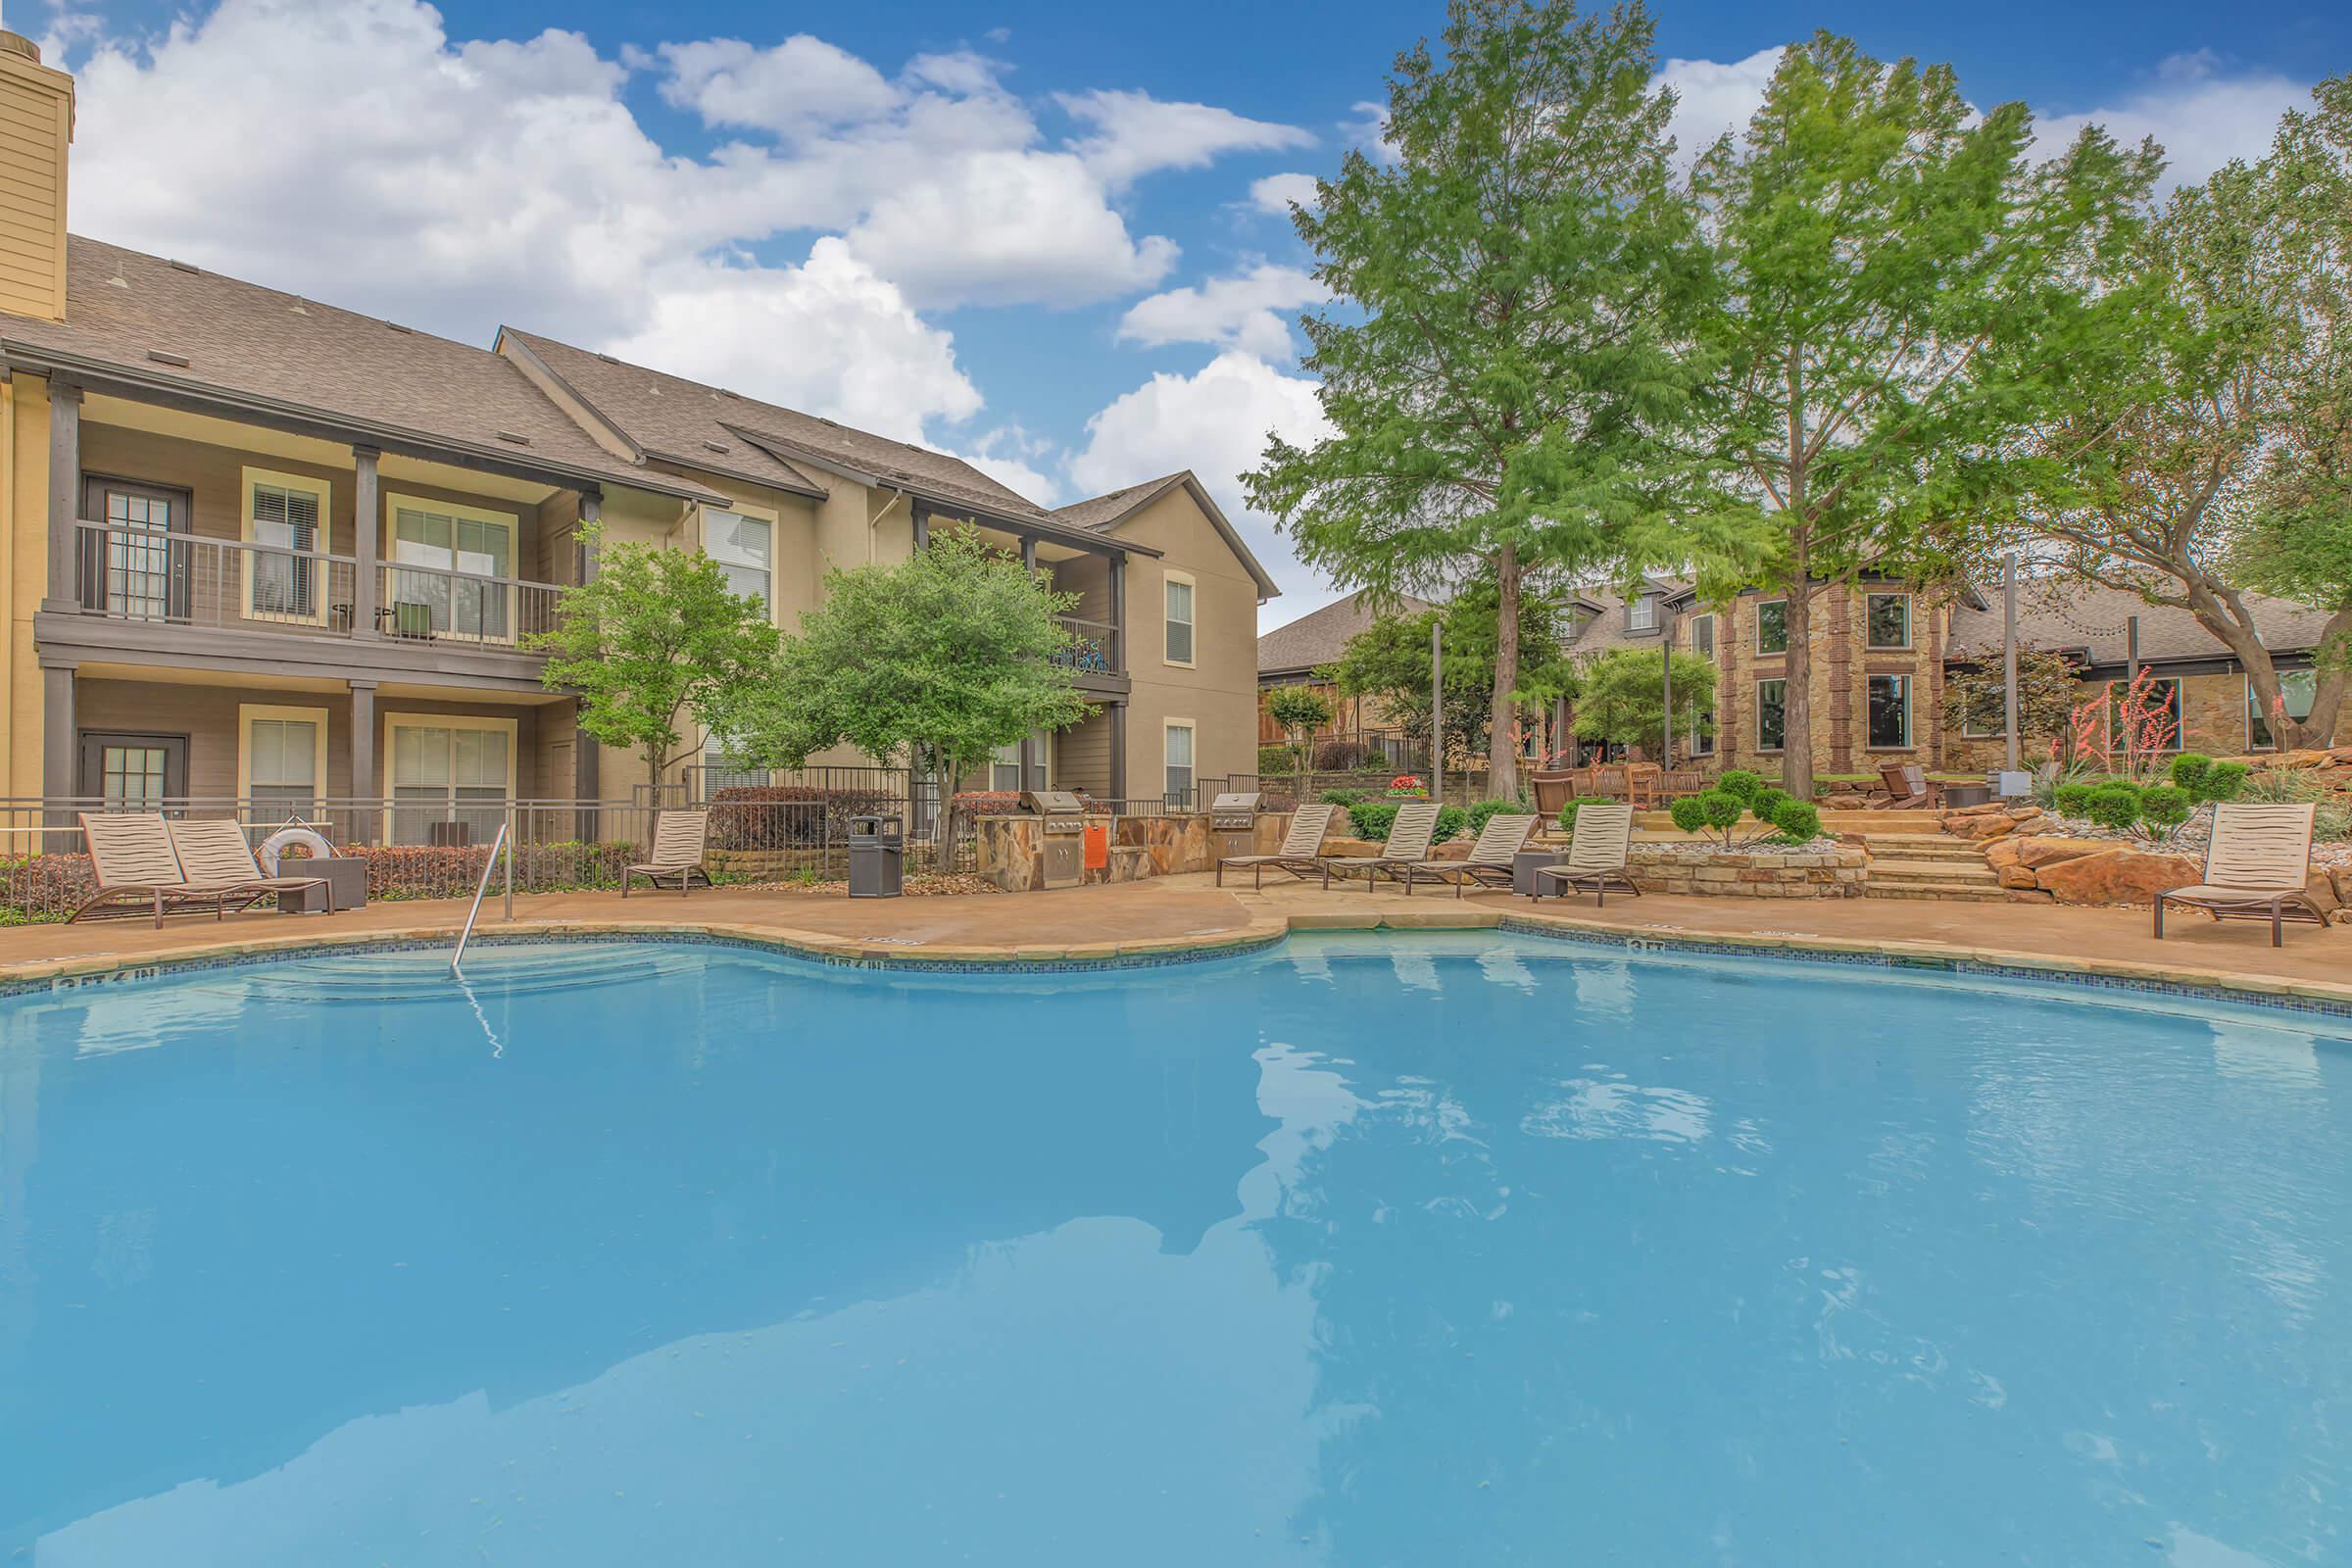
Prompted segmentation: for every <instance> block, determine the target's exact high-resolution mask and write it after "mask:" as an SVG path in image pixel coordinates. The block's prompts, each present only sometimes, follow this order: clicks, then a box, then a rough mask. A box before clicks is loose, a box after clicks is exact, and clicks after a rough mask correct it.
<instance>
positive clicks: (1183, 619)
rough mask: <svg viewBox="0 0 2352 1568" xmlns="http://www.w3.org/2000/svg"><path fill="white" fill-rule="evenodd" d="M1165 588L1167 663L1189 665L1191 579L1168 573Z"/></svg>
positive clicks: (1191, 643)
mask: <svg viewBox="0 0 2352 1568" xmlns="http://www.w3.org/2000/svg"><path fill="white" fill-rule="evenodd" d="M1166 587H1167V627H1168V646H1167V662H1169V663H1171V664H1190V663H1191V662H1193V579H1192V578H1190V577H1179V576H1177V575H1176V574H1175V573H1174V572H1170V573H1169V574H1168V579H1167V585H1166Z"/></svg>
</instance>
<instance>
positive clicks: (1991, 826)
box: [1948, 811, 2017, 840]
mask: <svg viewBox="0 0 2352 1568" xmlns="http://www.w3.org/2000/svg"><path fill="white" fill-rule="evenodd" d="M1948 827H1949V829H1950V831H1951V832H1953V833H1955V834H1957V835H1959V836H1960V837H1961V838H1964V839H1980V840H1982V839H1997V838H1999V837H2000V836H2001V835H2002V834H2004V833H2009V832H2014V831H2015V830H2016V828H2017V824H2016V823H2015V822H2013V821H2011V820H2010V819H2009V813H2008V812H2006V811H1995V812H1993V813H1992V814H1991V815H1989V816H1961V817H1954V818H1953V819H1952V820H1951V822H1950V823H1949V824H1948Z"/></svg>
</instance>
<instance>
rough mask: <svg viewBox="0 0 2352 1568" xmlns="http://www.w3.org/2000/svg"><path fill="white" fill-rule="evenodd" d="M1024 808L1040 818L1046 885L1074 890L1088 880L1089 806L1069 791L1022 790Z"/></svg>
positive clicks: (1041, 852)
mask: <svg viewBox="0 0 2352 1568" xmlns="http://www.w3.org/2000/svg"><path fill="white" fill-rule="evenodd" d="M1021 809H1022V810H1024V811H1027V812H1029V813H1030V814H1031V815H1032V816H1035V817H1037V818H1039V822H1038V852H1039V856H1040V858H1042V859H1043V860H1044V862H1045V876H1044V883H1045V885H1046V886H1047V887H1050V888H1074V887H1076V886H1077V885H1078V884H1079V883H1080V882H1082V881H1084V880H1085V879H1086V807H1085V804H1084V803H1083V802H1081V801H1080V800H1079V799H1078V797H1077V796H1075V795H1072V794H1071V793H1070V792H1069V791H1068V790H1023V791H1022V792H1021Z"/></svg>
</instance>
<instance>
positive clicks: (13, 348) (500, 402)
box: [0, 234, 707, 496]
mask: <svg viewBox="0 0 2352 1568" xmlns="http://www.w3.org/2000/svg"><path fill="white" fill-rule="evenodd" d="M66 263H67V286H66V319H64V320H63V321H44V320H38V319H33V318H30V317H19V316H5V315H0V351H4V352H6V353H7V354H9V355H10V356H12V357H14V358H17V359H19V360H22V361H25V362H29V363H35V364H53V363H59V362H60V361H61V360H62V361H64V362H68V367H67V368H105V369H114V370H116V371H119V372H121V373H122V374H123V376H124V378H125V379H128V380H134V381H137V382H139V383H142V384H146V385H159V386H163V387H168V388H171V389H173V390H177V391H180V392H183V393H188V394H193V395H196V396H200V397H201V396H215V397H219V398H221V399H222V400H224V401H226V402H229V403H238V402H243V403H247V404H256V403H259V404H269V405H273V406H276V407H280V408H283V409H286V410H290V411H297V412H301V413H304V414H309V415H313V416H317V417H322V422H328V423H332V424H336V425H355V426H360V427H364V428H366V429H368V430H370V431H372V432H374V433H376V434H378V435H379V436H382V437H384V438H387V439H390V438H405V439H407V440H410V441H413V442H415V443H417V444H418V445H423V446H437V447H442V448H446V449H450V450H454V451H460V452H465V451H471V452H474V453H479V454H484V455H490V456H495V457H497V458H499V459H502V460H504V461H506V462H509V463H520V464H528V465H531V466H545V467H547V468H550V469H554V470H556V471H558V472H561V473H564V474H577V475H581V476H584V477H594V478H603V479H610V480H613V482H615V483H620V484H627V485H632V486H635V487H638V488H640V489H651V490H656V491H660V492H662V493H666V494H680V495H698V496H699V495H705V494H707V492H705V490H704V487H702V486H700V485H696V484H693V483H692V482H691V481H686V480H680V479H676V478H673V477H670V476H668V475H664V474H658V473H654V472H651V471H649V470H647V469H644V468H641V467H638V466H635V465H632V464H630V463H627V462H625V461H623V460H621V459H618V458H615V457H614V456H613V454H611V453H610V452H607V451H606V450H605V449H604V448H602V447H600V446H598V445H597V444H596V443H595V441H594V440H592V439H590V437H589V436H588V434H587V432H586V431H584V430H582V429H581V428H580V427H579V426H578V425H577V424H575V423H574V422H573V421H572V420H571V418H570V417H568V416H567V415H565V414H564V411H563V410H561V409H559V408H557V407H556V406H555V404H553V403H552V402H550V401H549V400H548V398H547V396H546V395H545V394H544V393H542V392H541V391H540V390H539V389H538V388H537V387H535V386H533V385H532V384H531V382H530V380H529V378H528V377H526V376H525V375H524V374H523V373H522V371H521V370H519V369H518V368H515V366H514V365H512V364H510V363H509V362H508V361H506V360H504V359H501V358H500V357H499V356H497V355H495V354H491V353H488V352H487V351H485V350H482V349H478V348H473V347H470V346H468V345H466V344H464V343H458V342H454V341H452V340H451V339H448V338H443V337H435V336H433V335H432V334H430V333H427V332H417V331H413V330H410V329H409V328H406V327H399V326H394V325H392V324H390V323H388V322H385V321H381V320H378V319H375V318H374V317H371V316H361V315H358V314H356V313H355V312H351V311H344V310H338V309H336V308H335V307H333V306H331V305H321V304H319V302H318V301H316V300H308V299H304V298H302V297H300V296H298V295H293V294H285V293H280V292H279V291H278V290H276V289H272V288H264V287H262V286H261V285H260V284H258V283H246V282H240V281H239V280H237V279H236V278H232V277H223V276H221V274H219V273H217V272H206V271H199V270H195V269H193V268H188V267H184V266H182V265H181V264H178V263H174V262H169V261H166V260H164V259H163V258H161V257H157V256H148V255H145V254H143V253H141V252H138V251H131V250H124V249H123V248H122V247H120V246H116V245H108V244H105V243H103V242H102V241H99V240H94V239H85V238H83V237H81V236H80V235H78V234H76V235H73V236H72V237H71V238H69V239H68V240H67V242H66ZM514 438H519V439H514Z"/></svg>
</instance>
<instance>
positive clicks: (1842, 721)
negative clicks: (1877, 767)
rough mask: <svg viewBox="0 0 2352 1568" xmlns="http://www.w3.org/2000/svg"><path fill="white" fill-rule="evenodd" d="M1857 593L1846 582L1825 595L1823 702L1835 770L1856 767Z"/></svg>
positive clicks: (1845, 770)
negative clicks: (1824, 691) (1855, 630)
mask: <svg viewBox="0 0 2352 1568" xmlns="http://www.w3.org/2000/svg"><path fill="white" fill-rule="evenodd" d="M1855 597H1856V596H1855V594H1854V593H1853V592H1852V591H1851V590H1850V589H1848V588H1847V587H1846V586H1845V585H1844V584H1842V583H1840V584H1838V585H1837V586H1835V587H1833V588H1832V589H1831V590H1830V591H1829V593H1827V594H1825V595H1823V596H1822V608H1823V609H1825V610H1826V611H1827V612H1828V613H1826V614H1824V615H1823V616H1822V620H1823V621H1824V623H1825V624H1824V626H1823V631H1822V642H1823V645H1824V647H1823V651H1824V653H1825V654H1826V655H1827V656H1828V657H1827V658H1826V659H1825V660H1824V661H1823V663H1824V665H1825V667H1826V670H1827V674H1828V692H1827V697H1826V701H1825V702H1824V704H1823V706H1824V707H1825V708H1827V709H1828V710H1829V719H1830V733H1829V741H1830V745H1829V754H1830V765H1829V769H1828V771H1830V772H1832V773H1851V772H1852V771H1853V770H1854V600H1855Z"/></svg>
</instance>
